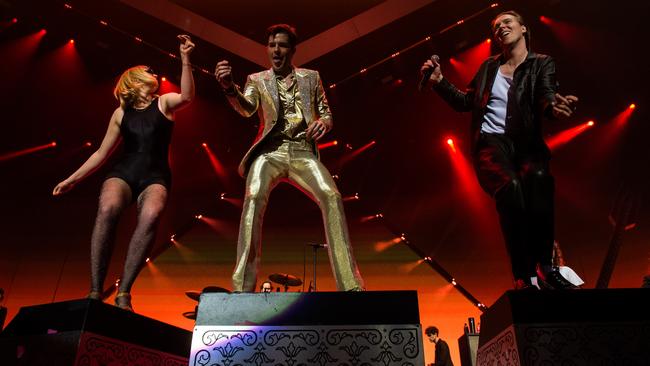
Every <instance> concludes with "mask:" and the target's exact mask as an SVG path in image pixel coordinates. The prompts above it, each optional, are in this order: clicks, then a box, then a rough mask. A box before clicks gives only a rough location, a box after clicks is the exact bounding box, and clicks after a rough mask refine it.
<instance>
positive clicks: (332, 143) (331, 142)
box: [318, 140, 339, 150]
mask: <svg viewBox="0 0 650 366" xmlns="http://www.w3.org/2000/svg"><path fill="white" fill-rule="evenodd" d="M338 144H339V142H338V141H336V140H334V141H330V142H323V143H322V144H318V149H319V150H322V149H327V148H328V147H332V146H336V145H338Z"/></svg>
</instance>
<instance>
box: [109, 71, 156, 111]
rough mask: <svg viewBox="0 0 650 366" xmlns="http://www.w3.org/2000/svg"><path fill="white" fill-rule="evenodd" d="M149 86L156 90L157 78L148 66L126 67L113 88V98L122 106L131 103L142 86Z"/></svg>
mask: <svg viewBox="0 0 650 366" xmlns="http://www.w3.org/2000/svg"><path fill="white" fill-rule="evenodd" d="M144 85H146V86H149V87H151V88H153V90H154V91H156V90H158V80H157V79H156V76H155V74H154V73H153V71H152V70H151V68H150V67H149V66H144V65H139V66H134V67H132V68H130V69H127V70H126V71H124V72H123V73H122V75H121V76H120V79H119V80H118V81H117V84H116V85H115V89H113V95H114V96H115V99H117V100H119V101H120V105H121V106H122V107H125V106H130V105H132V104H133V103H134V102H135V100H136V99H137V96H138V91H139V89H140V88H141V87H142V86H144Z"/></svg>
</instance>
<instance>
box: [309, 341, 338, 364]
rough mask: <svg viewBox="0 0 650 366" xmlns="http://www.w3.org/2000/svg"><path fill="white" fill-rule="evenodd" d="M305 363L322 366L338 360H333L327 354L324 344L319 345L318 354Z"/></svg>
mask: <svg viewBox="0 0 650 366" xmlns="http://www.w3.org/2000/svg"><path fill="white" fill-rule="evenodd" d="M307 361H309V362H311V363H312V364H316V363H317V364H319V365H320V366H323V365H325V364H327V363H331V362H337V361H338V359H336V358H333V357H332V356H330V354H329V352H328V351H327V345H325V343H321V344H320V345H319V346H318V352H316V354H315V355H314V357H312V358H310V359H308V360H307Z"/></svg>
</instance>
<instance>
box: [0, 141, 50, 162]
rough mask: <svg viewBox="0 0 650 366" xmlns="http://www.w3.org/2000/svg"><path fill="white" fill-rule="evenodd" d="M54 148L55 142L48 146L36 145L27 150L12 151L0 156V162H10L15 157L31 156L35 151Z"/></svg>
mask: <svg viewBox="0 0 650 366" xmlns="http://www.w3.org/2000/svg"><path fill="white" fill-rule="evenodd" d="M53 147H56V142H55V141H52V142H50V143H49V144H43V145H38V146H34V147H29V148H27V149H22V150H18V151H13V152H10V153H6V154H3V155H0V162H2V161H5V160H12V159H15V158H17V157H20V156H23V155H28V154H33V153H35V152H37V151H41V150H45V149H50V148H53Z"/></svg>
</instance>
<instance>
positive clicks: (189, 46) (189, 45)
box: [176, 34, 194, 56]
mask: <svg viewBox="0 0 650 366" xmlns="http://www.w3.org/2000/svg"><path fill="white" fill-rule="evenodd" d="M176 38H178V40H179V41H181V45H180V51H181V56H189V54H190V53H192V50H194V42H192V39H191V38H190V36H188V35H187V34H179V35H178V36H176Z"/></svg>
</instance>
